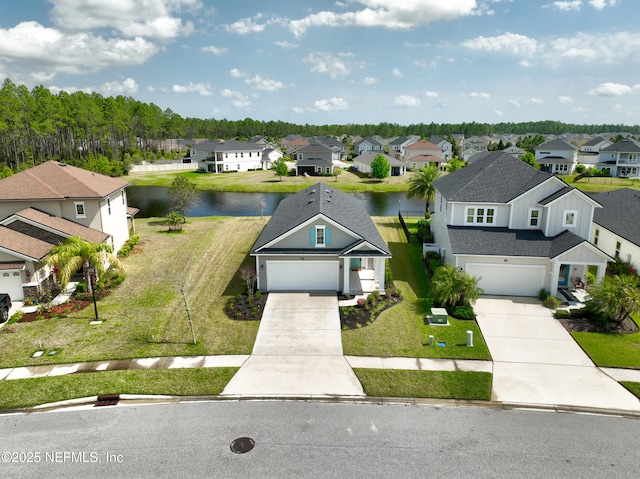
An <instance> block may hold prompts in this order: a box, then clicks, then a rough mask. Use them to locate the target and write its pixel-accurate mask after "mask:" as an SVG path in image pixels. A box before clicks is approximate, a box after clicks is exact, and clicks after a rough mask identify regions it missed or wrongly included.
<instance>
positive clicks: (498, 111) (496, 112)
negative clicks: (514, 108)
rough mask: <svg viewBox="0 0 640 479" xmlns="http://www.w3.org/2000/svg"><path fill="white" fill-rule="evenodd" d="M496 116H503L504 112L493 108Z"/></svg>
mask: <svg viewBox="0 0 640 479" xmlns="http://www.w3.org/2000/svg"><path fill="white" fill-rule="evenodd" d="M493 112H494V113H495V114H496V116H502V112H501V111H500V110H493Z"/></svg>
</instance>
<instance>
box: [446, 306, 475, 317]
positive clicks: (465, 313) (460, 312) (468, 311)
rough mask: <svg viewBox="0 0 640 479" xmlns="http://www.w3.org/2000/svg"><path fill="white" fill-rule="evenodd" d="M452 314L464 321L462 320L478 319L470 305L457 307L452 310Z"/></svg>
mask: <svg viewBox="0 0 640 479" xmlns="http://www.w3.org/2000/svg"><path fill="white" fill-rule="evenodd" d="M450 314H451V316H453V317H454V318H456V319H462V320H471V319H476V313H475V311H474V310H473V307H472V306H471V305H470V304H465V305H463V306H456V307H455V308H453V309H452V310H451V313H450Z"/></svg>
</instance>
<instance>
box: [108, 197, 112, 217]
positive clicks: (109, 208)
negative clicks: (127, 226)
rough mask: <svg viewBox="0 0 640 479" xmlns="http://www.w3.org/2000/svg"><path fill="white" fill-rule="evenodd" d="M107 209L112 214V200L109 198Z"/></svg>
mask: <svg viewBox="0 0 640 479" xmlns="http://www.w3.org/2000/svg"><path fill="white" fill-rule="evenodd" d="M107 211H108V212H109V214H111V200H110V199H109V198H107Z"/></svg>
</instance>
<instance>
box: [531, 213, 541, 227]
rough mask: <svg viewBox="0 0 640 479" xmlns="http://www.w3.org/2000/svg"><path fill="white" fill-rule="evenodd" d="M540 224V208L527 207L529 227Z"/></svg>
mask: <svg viewBox="0 0 640 479" xmlns="http://www.w3.org/2000/svg"><path fill="white" fill-rule="evenodd" d="M538 226H540V208H529V228H537V227H538Z"/></svg>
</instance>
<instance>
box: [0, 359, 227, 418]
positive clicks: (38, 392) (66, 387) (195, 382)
mask: <svg viewBox="0 0 640 479" xmlns="http://www.w3.org/2000/svg"><path fill="white" fill-rule="evenodd" d="M237 370H238V368H201V369H146V370H137V371H104V372H99V373H84V374H70V375H68V376H52V377H42V378H32V379H15V380H9V381H0V410H1V409H11V408H19V407H29V406H36V405H38V404H48V403H52V402H57V401H65V400H69V399H75V398H82V397H91V396H98V395H101V394H153V395H169V396H215V395H218V394H220V393H221V392H222V390H223V389H224V387H225V386H226V385H227V383H228V382H229V381H230V380H231V378H232V377H233V375H234V374H235V373H236V371H237Z"/></svg>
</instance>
